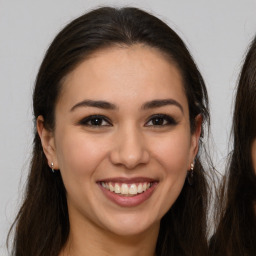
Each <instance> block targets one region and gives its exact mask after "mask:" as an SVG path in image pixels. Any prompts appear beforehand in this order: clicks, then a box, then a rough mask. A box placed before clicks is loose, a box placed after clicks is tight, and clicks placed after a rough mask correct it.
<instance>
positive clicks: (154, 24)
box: [13, 7, 209, 256]
mask: <svg viewBox="0 0 256 256" xmlns="http://www.w3.org/2000/svg"><path fill="white" fill-rule="evenodd" d="M134 44H144V45H147V46H150V47H153V48H157V49H158V50H159V51H160V52H162V53H163V54H164V55H166V56H167V57H168V58H169V59H170V62H171V63H173V64H175V65H176V66H177V68H178V70H179V71H180V73H181V76H182V78H183V85H184V90H185V94H186V97H187V100H188V105H189V115H190V127H191V133H193V132H194V129H195V118H196V116H197V115H199V114H200V115H202V118H203V122H204V126H205V125H206V129H207V123H208V124H209V112H208V97H207V91H206V87H205V84H204V81H203V78H202V76H201V74H200V72H199V71H198V69H197V66H196V64H195V62H194V61H193V58H192V57H191V55H190V53H189V51H188V50H187V48H186V46H185V44H184V43H183V41H182V40H181V39H180V37H179V36H178V35H177V34H176V33H175V32H174V31H173V30H172V29H171V28H170V27H168V26H167V25H166V24H165V23H164V22H162V21H161V20H159V19H158V18H156V17H155V16H153V15H151V14H149V13H146V12H144V11H142V10H139V9H136V8H121V9H115V8H110V7H102V8H98V9H96V10H93V11H91V12H89V13H87V14H84V15H82V16H81V17H79V18H77V19H75V20H74V21H72V22H71V23H70V24H68V25H67V26H66V27H65V28H64V29H63V30H62V31H61V32H60V33H59V34H58V35H57V36H56V38H55V39H54V40H53V42H52V44H51V45H50V47H49V49H48V51H47V52H46V55H45V57H44V60H43V62H42V64H41V67H40V70H39V73H38V75H37V79H36V83H35V89H34V94H33V108H34V122H35V124H36V119H37V117H38V116H39V115H42V116H43V117H44V122H45V127H46V128H47V129H49V130H54V127H55V123H54V121H55V117H54V113H55V106H56V102H57V101H58V97H59V95H60V92H61V89H62V88H61V86H62V81H63V79H64V78H65V77H66V76H67V75H68V74H69V73H70V72H71V71H72V70H74V69H75V67H77V65H79V64H80V63H81V62H82V61H83V60H85V59H86V58H87V57H88V56H90V54H92V53H94V52H95V51H98V50H100V49H103V48H107V47H112V46H130V45H134ZM202 129H203V127H202ZM202 134H203V132H202ZM202 147H203V143H202V140H200V145H199V149H200V148H201V149H202ZM207 171H208V170H205V168H204V167H203V164H202V162H201V159H200V152H199V153H198V155H197V157H196V159H195V167H194V184H193V186H190V185H189V184H188V182H187V181H186V182H185V185H184V187H183V189H182V192H181V194H180V195H179V197H178V199H177V200H176V202H175V204H174V205H173V206H172V207H171V209H170V210H169V211H168V212H167V213H166V215H165V216H164V217H163V219H162V220H161V226H160V233H159V238H158V242H157V247H156V255H158V256H165V255H166V256H167V255H180V256H182V255H191V256H192V255H193V256H197V255H198V256H199V255H202V256H205V255H206V253H207V234H206V233H207V225H206V209H207V206H208V200H207V199H208V185H207V180H206V173H207ZM14 224H15V226H14V227H15V237H14V246H13V255H17V256H18V255H19V256H39V255H40V256H45V255H51V256H57V255H58V254H59V252H60V251H61V249H62V248H63V246H64V245H65V243H66V241H67V238H68V235H69V217H68V209H67V202H66V194H65V188H64V185H63V182H62V178H61V175H60V173H59V172H55V173H54V174H53V173H52V172H51V171H49V166H48V163H47V159H46V157H45V155H44V152H43V149H42V146H41V141H40V138H39V135H38V134H37V131H36V125H35V129H34V145H33V156H32V161H31V167H30V173H29V177H28V182H27V189H26V193H25V200H24V203H23V205H22V207H21V209H20V211H19V213H18V216H17V218H16V222H15V223H14Z"/></svg>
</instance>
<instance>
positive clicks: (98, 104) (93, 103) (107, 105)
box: [70, 100, 117, 111]
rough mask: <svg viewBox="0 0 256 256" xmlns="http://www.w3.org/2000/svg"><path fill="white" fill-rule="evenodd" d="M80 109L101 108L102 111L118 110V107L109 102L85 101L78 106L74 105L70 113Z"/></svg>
mask: <svg viewBox="0 0 256 256" xmlns="http://www.w3.org/2000/svg"><path fill="white" fill-rule="evenodd" d="M79 107H94V108H101V109H111V110H114V109H117V106H116V105H114V104H112V103H109V102H107V101H102V100H83V101H81V102H79V103H77V104H76V105H74V106H73V107H72V108H71V109H70V111H74V110H75V109H76V108H79Z"/></svg>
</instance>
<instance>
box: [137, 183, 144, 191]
mask: <svg viewBox="0 0 256 256" xmlns="http://www.w3.org/2000/svg"><path fill="white" fill-rule="evenodd" d="M137 192H138V193H142V192H143V188H142V185H141V183H140V184H139V186H138V189H137Z"/></svg>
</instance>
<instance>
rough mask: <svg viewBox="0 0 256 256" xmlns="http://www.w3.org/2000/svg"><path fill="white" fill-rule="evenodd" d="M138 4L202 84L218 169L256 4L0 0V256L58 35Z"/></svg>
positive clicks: (249, 0) (250, 0) (254, 29)
mask: <svg viewBox="0 0 256 256" xmlns="http://www.w3.org/2000/svg"><path fill="white" fill-rule="evenodd" d="M99 5H100V6H105V5H111V6H136V7H140V8H143V9H145V10H147V11H150V12H152V13H153V14H155V15H157V16H158V17H159V18H161V19H162V20H164V21H165V22H167V23H168V24H169V25H170V26H171V27H172V28H173V29H174V30H175V31H176V32H177V33H178V34H179V35H180V36H181V38H182V39H183V40H184V41H185V43H186V44H187V46H188V48H189V50H190V52H191V53H192V55H193V57H194V58H195V60H196V63H197V64H198V66H199V69H200V71H201V73H202V75H203V77H204V79H205V82H206V85H207V87H208V92H209V98H210V108H211V116H212V137H213V139H214V142H215V147H214V148H213V152H214V153H213V158H214V163H215V164H216V166H217V167H218V169H219V170H220V171H221V172H223V171H224V167H225V159H226V155H227V153H228V150H229V149H228V141H229V133H230V127H231V118H232V104H233V101H232V100H233V96H234V88H235V86H236V82H237V79H238V75H239V71H240V67H241V64H242V60H243V57H244V53H245V51H246V48H247V46H248V44H249V42H250V41H251V39H252V38H253V36H254V34H255V33H256V15H255V13H256V0H243V1H241V0H219V1H218V0H201V1H200V0H193V1H190V0H187V1H184V0H176V1H173V0H138V1H125V0H123V1H122V0H119V1H108V0H105V1H101V0H94V1H89V0H72V1H71V0H44V1H34V0H0V124H1V125H0V173H1V176H0V255H1V256H2V255H7V252H6V251H5V239H6V235H7V232H8V229H9V228H10V225H11V223H12V221H13V220H14V216H15V214H16V213H17V209H18V206H19V204H20V202H21V199H22V192H23V189H24V183H25V181H26V175H27V167H28V163H29V160H30V153H31V145H32V136H31V135H32V131H33V127H32V115H31V106H32V101H31V98H32V97H31V96H32V90H33V84H34V80H35V77H36V74H37V71H38V68H39V65H40V62H41V61H42V58H43V56H44V53H45V51H46V49H47V47H48V46H49V44H50V42H51V41H52V39H53V37H54V36H55V35H56V33H57V32H58V31H59V30H60V29H61V28H63V26H65V25H66V24H67V23H68V22H69V21H71V20H72V19H73V18H75V17H77V16H79V15H81V14H83V13H84V12H87V11H88V10H91V9H92V8H95V7H97V6H99Z"/></svg>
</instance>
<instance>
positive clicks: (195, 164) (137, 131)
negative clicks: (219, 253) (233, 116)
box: [13, 7, 209, 256]
mask: <svg viewBox="0 0 256 256" xmlns="http://www.w3.org/2000/svg"><path fill="white" fill-rule="evenodd" d="M33 106H34V118H35V138H34V151H33V158H32V162H31V170H30V174H29V178H28V184H27V190H26V195H25V200H24V203H23V205H22V207H21V209H20V211H19V214H18V216H17V220H16V229H15V239H14V249H13V255H19V256H22V255H24V256H37V255H42V256H45V255H51V256H55V255H56V256H57V255H59V256H67V255H70V256H76V255H79V256H80V255H120V254H122V255H124V256H126V255H127V256H128V255H129V256H132V255H146V256H150V255H151V256H153V255H158V256H160V255H161V256H163V255H179V256H182V255H193V256H196V255H204V256H205V255H206V253H207V238H206V230H207V226H206V207H207V196H208V194H207V193H208V189H207V182H206V178H205V170H204V168H203V166H202V164H201V160H200V153H198V150H199V149H200V148H202V146H203V145H202V142H201V139H200V137H201V134H202V132H203V131H202V130H203V122H205V123H206V124H207V122H208V120H209V113H208V99H207V92H206V88H205V85H204V81H203V79H202V77H201V75H200V73H199V71H198V69H197V67H196V65H195V63H194V61H193V59H192V57H191V56H190V54H189V52H188V50H187V49H186V47H185V45H184V43H183V42H182V40H181V39H180V38H179V37H178V35H177V34H176V33H175V32H174V31H173V30H172V29H170V28H169V27H168V26H167V25H166V24H165V23H163V22H162V21H160V20H159V19H158V18H156V17H154V16H152V15H150V14H148V13H146V12H143V11H141V10H138V9H135V8H123V9H114V8H107V7H105V8H99V9H97V10H94V11H92V12H90V13H87V14H85V15H83V16H81V17H79V18H78V19H76V20H74V21H73V22H71V23H70V24H69V25H67V26H66V27H65V28H64V29H63V30H62V31H61V32H60V33H59V34H58V35H57V37H56V38H55V39H54V41H53V42H52V44H51V46H50V47H49V49H48V51H47V53H46V56H45V58H44V60H43V62H42V65H41V67H40V70H39V73H38V76H37V80H36V84H35V89H34V98H33Z"/></svg>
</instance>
